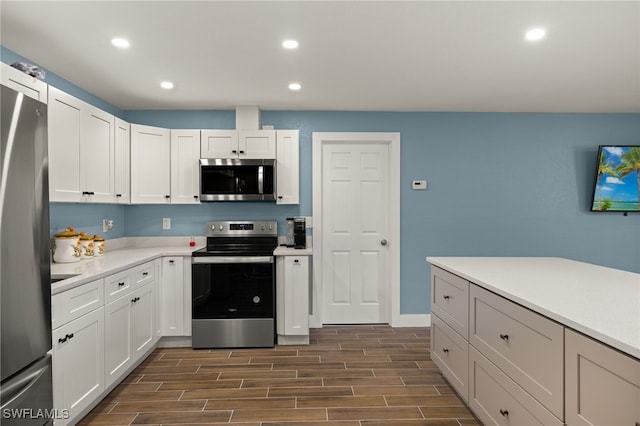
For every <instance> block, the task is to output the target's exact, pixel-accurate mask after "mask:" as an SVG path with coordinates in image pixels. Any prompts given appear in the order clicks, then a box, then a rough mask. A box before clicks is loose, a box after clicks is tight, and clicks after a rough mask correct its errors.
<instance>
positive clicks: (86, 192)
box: [82, 191, 91, 195]
mask: <svg viewBox="0 0 640 426" xmlns="http://www.w3.org/2000/svg"><path fill="white" fill-rule="evenodd" d="M89 194H91V193H90V192H89V191H82V195H89Z"/></svg>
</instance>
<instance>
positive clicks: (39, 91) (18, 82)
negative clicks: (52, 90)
mask: <svg viewBox="0 0 640 426" xmlns="http://www.w3.org/2000/svg"><path fill="white" fill-rule="evenodd" d="M0 66H2V72H0V76H1V77H2V84H3V85H4V86H7V87H10V88H12V89H13V90H16V91H18V92H20V93H24V94H25V95H26V96H29V97H30V98H33V99H36V100H38V101H40V102H44V103H45V104H46V103H47V87H48V86H47V83H45V82H44V81H41V80H38V79H37V78H33V77H31V76H30V75H29V74H27V73H24V72H22V71H20V70H18V69H16V68H14V67H12V66H11V65H9V64H5V63H4V62H0Z"/></svg>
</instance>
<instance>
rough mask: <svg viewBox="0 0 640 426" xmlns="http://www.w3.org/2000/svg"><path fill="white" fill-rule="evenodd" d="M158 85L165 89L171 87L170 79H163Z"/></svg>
mask: <svg viewBox="0 0 640 426" xmlns="http://www.w3.org/2000/svg"><path fill="white" fill-rule="evenodd" d="M160 87H162V88H163V89H167V90H169V89H173V83H172V82H170V81H163V82H162V83H160Z"/></svg>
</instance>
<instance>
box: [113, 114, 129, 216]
mask: <svg viewBox="0 0 640 426" xmlns="http://www.w3.org/2000/svg"><path fill="white" fill-rule="evenodd" d="M130 136H131V126H130V125H129V123H127V122H126V121H123V120H120V119H119V118H116V119H115V162H116V164H115V193H116V204H129V203H130V202H131V154H130Z"/></svg>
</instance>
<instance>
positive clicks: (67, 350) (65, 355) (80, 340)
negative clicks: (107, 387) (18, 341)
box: [52, 308, 104, 423]
mask: <svg viewBox="0 0 640 426" xmlns="http://www.w3.org/2000/svg"><path fill="white" fill-rule="evenodd" d="M52 337H53V398H54V407H56V408H58V409H67V410H69V419H68V420H67V423H68V422H70V421H72V420H74V419H75V420H78V419H77V416H78V414H79V413H80V412H81V411H82V410H84V409H85V408H86V407H87V406H89V404H91V403H92V402H93V401H94V400H95V399H96V398H98V396H100V394H101V393H102V391H103V390H104V308H99V309H96V310H95V311H92V312H90V313H88V314H87V315H84V316H82V317H80V318H78V319H77V320H74V321H72V322H70V323H68V324H66V325H64V326H62V327H60V328H58V329H56V330H54V331H53V336H52Z"/></svg>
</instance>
